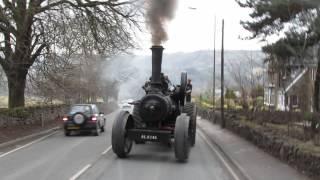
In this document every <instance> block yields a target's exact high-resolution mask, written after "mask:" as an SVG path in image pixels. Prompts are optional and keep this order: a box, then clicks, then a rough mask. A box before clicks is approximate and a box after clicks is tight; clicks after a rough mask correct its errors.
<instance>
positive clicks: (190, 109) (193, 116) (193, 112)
mask: <svg viewBox="0 0 320 180" xmlns="http://www.w3.org/2000/svg"><path fill="white" fill-rule="evenodd" d="M182 113H186V114H187V115H188V116H189V117H190V125H189V128H190V145H191V146H194V145H195V144H196V134H197V107H196V105H195V104H194V103H190V102H189V103H186V104H185V105H184V107H183V110H182Z"/></svg>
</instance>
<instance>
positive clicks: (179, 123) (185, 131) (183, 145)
mask: <svg viewBox="0 0 320 180" xmlns="http://www.w3.org/2000/svg"><path fill="white" fill-rule="evenodd" d="M189 151H190V139H189V116H187V115H186V114H181V115H180V116H178V117H177V120H176V126H175V130H174V152H175V156H176V158H177V160H178V161H180V162H185V161H186V160H187V159H188V157H189Z"/></svg>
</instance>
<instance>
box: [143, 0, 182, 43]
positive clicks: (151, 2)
mask: <svg viewBox="0 0 320 180" xmlns="http://www.w3.org/2000/svg"><path fill="white" fill-rule="evenodd" d="M146 2H147V14H146V15H147V26H148V28H149V29H150V31H151V35H152V43H153V45H161V44H162V43H163V42H165V41H167V40H168V35H167V32H166V27H165V26H166V22H168V21H170V20H172V19H173V17H174V13H175V10H176V5H177V0H146Z"/></svg>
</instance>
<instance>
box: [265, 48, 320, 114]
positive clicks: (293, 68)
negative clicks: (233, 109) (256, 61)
mask: <svg viewBox="0 0 320 180" xmlns="http://www.w3.org/2000/svg"><path fill="white" fill-rule="evenodd" d="M308 52H309V53H308V54H309V56H308V57H304V59H303V60H301V59H298V58H291V59H289V61H283V62H286V63H282V64H280V65H279V63H278V64H275V62H279V61H275V62H269V63H268V64H267V68H268V69H267V78H266V83H265V84H266V86H265V91H264V104H265V106H267V107H269V109H271V110H279V111H285V110H300V111H308V112H312V100H313V96H312V95H313V91H314V81H315V77H316V71H317V63H316V62H317V59H316V57H317V48H316V47H313V48H310V49H309V51H308Z"/></svg>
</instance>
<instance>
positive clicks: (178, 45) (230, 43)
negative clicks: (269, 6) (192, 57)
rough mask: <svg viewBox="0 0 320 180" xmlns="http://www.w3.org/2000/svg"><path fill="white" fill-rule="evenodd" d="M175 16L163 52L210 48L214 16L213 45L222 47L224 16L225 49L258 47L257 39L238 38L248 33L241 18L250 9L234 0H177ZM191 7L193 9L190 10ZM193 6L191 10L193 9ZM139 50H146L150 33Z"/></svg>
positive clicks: (168, 26)
mask: <svg viewBox="0 0 320 180" xmlns="http://www.w3.org/2000/svg"><path fill="white" fill-rule="evenodd" d="M178 2H179V5H178V9H177V11H176V16H175V18H174V19H173V20H172V21H171V22H170V23H168V25H167V30H168V35H169V40H168V41H167V42H166V43H165V44H164V47H165V48H166V52H191V51H196V50H208V49H213V44H214V41H213V40H214V38H213V37H214V36H213V34H214V33H213V32H214V17H215V16H216V19H217V38H216V47H217V49H220V48H221V20H222V18H224V19H225V49H227V50H260V48H261V46H262V45H263V44H262V43H260V42H259V41H258V40H241V39H239V37H245V36H247V35H249V33H248V32H247V31H246V30H244V29H243V28H242V26H241V25H240V20H245V19H249V13H250V10H249V9H244V8H240V7H239V6H238V4H237V3H236V2H235V1H234V0H179V1H178ZM190 7H192V9H190ZM193 8H194V9H193ZM140 44H141V47H142V50H140V51H137V53H143V54H144V53H149V48H150V46H151V43H150V35H149V34H148V33H146V34H143V35H142V38H140Z"/></svg>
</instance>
